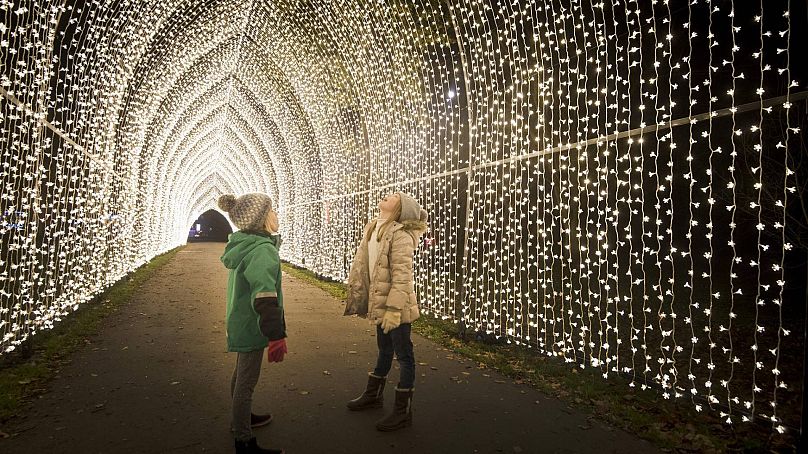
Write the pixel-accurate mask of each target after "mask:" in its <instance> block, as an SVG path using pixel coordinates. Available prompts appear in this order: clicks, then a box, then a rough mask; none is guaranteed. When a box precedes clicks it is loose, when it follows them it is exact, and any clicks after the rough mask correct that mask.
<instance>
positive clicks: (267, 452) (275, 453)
mask: <svg viewBox="0 0 808 454" xmlns="http://www.w3.org/2000/svg"><path fill="white" fill-rule="evenodd" d="M283 453H284V451H283V449H264V448H262V447H260V446H258V442H257V441H256V440H255V437H252V438H250V439H249V440H247V441H238V440H236V454H283Z"/></svg>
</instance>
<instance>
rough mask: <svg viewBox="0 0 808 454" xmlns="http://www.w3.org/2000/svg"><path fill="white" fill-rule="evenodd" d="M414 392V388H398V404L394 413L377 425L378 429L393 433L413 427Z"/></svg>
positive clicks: (394, 407)
mask: <svg viewBox="0 0 808 454" xmlns="http://www.w3.org/2000/svg"><path fill="white" fill-rule="evenodd" d="M412 392H413V388H410V389H400V388H396V403H395V405H394V406H393V412H392V413H390V414H389V415H387V416H386V417H385V418H383V419H382V420H380V421H379V422H377V423H376V429H378V430H381V431H382V432H392V431H394V430H398V429H403V428H404V427H409V426H411V425H412Z"/></svg>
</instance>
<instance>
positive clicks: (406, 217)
mask: <svg viewBox="0 0 808 454" xmlns="http://www.w3.org/2000/svg"><path fill="white" fill-rule="evenodd" d="M398 195H399V196H400V197H401V216H399V218H398V220H399V222H403V221H426V217H427V213H426V210H424V209H422V208H421V205H419V204H418V202H416V201H415V198H413V196H411V195H409V194H407V193H405V192H399V193H398Z"/></svg>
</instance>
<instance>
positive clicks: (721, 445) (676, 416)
mask: <svg viewBox="0 0 808 454" xmlns="http://www.w3.org/2000/svg"><path fill="white" fill-rule="evenodd" d="M283 270H284V271H285V272H286V273H287V274H289V275H290V276H292V277H295V278H297V279H300V280H302V281H304V282H307V283H309V284H311V285H314V286H315V287H318V288H320V289H322V290H324V291H326V292H327V293H328V294H330V295H331V296H333V297H334V298H337V299H345V296H346V288H345V284H343V283H341V282H335V281H331V280H329V279H326V278H323V277H321V276H318V275H316V274H314V273H312V272H311V271H308V270H306V269H302V268H298V267H295V266H293V265H290V264H284V265H283ZM413 329H414V330H415V332H417V333H418V334H420V335H421V336H423V337H426V338H427V339H430V340H431V341H433V342H435V343H437V344H439V345H441V346H443V347H445V348H447V349H450V350H452V351H454V352H456V353H458V354H460V355H462V356H465V357H466V358H468V359H470V360H473V361H474V362H475V363H476V364H477V367H478V368H479V369H492V370H496V371H497V372H499V373H501V374H503V375H505V376H507V377H509V378H511V379H513V380H514V381H515V382H516V383H521V384H527V385H530V386H532V387H533V388H536V389H538V390H540V391H542V392H544V393H546V394H548V395H550V396H553V397H556V398H558V399H561V400H563V401H564V402H566V403H567V404H569V405H570V406H572V407H576V408H579V409H582V410H584V411H588V412H590V413H592V415H593V417H594V418H597V419H600V420H602V421H605V422H607V423H609V424H610V425H612V426H614V427H619V428H622V429H624V430H626V431H628V432H630V433H634V434H636V435H637V436H639V437H641V438H644V439H646V440H648V441H650V442H651V443H653V444H654V445H656V446H657V447H659V448H660V449H662V450H663V451H667V452H705V453H710V452H743V453H768V452H796V447H795V445H794V443H795V440H794V439H791V438H775V437H772V432H771V429H770V428H769V427H768V426H759V425H753V424H746V425H743V426H728V425H726V424H724V423H723V422H722V421H721V420H720V419H718V418H717V417H716V416H713V412H709V413H708V412H705V413H697V412H696V411H695V410H694V409H693V405H692V404H691V403H690V402H689V400H688V399H686V398H680V399H675V400H666V399H664V398H663V397H662V395H661V393H658V392H656V391H655V390H653V389H652V390H646V391H639V390H637V391H634V390H632V389H631V388H630V387H629V381H628V380H627V379H625V378H622V377H611V378H609V379H608V380H605V379H603V377H602V376H601V374H600V372H599V371H598V370H597V369H595V370H592V369H579V368H577V367H574V366H572V365H570V364H565V363H563V361H562V360H561V359H559V358H550V357H546V356H542V355H540V354H539V352H537V351H536V350H535V349H531V348H526V347H524V346H517V345H514V344H499V345H492V344H490V343H483V342H477V341H475V340H467V339H463V338H461V337H460V336H459V333H458V329H457V326H456V325H455V324H453V323H451V322H447V321H442V320H439V319H435V318H433V317H429V316H423V317H421V318H419V319H418V320H416V321H415V323H413ZM586 429H587V427H585V426H584V427H582V430H586Z"/></svg>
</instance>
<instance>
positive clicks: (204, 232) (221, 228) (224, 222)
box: [188, 209, 233, 243]
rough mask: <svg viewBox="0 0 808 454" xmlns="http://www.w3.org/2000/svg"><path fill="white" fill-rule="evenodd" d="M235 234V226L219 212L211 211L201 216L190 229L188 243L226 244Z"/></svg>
mask: <svg viewBox="0 0 808 454" xmlns="http://www.w3.org/2000/svg"><path fill="white" fill-rule="evenodd" d="M231 233H233V225H232V223H231V222H230V221H229V220H228V219H227V217H226V216H225V215H223V214H222V213H221V212H219V211H218V210H214V209H210V210H208V211H205V212H204V213H202V214H200V215H199V217H197V218H196V220H195V221H194V222H193V223H192V224H191V228H190V229H188V242H189V243H195V242H200V241H202V242H208V241H210V242H220V243H223V242H226V241H227V237H228V236H229V235H230V234H231Z"/></svg>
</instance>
